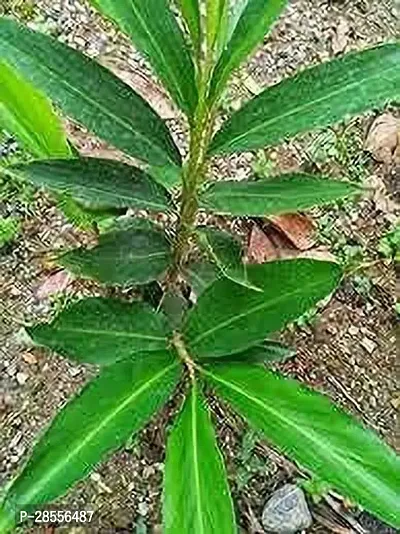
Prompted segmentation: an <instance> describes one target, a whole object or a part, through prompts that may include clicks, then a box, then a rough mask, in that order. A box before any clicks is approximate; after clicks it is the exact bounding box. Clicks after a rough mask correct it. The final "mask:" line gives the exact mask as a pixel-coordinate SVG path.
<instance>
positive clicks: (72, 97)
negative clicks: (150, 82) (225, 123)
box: [0, 18, 180, 165]
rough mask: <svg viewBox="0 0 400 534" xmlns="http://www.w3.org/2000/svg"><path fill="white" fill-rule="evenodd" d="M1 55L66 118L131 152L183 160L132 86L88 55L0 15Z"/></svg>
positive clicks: (162, 160)
mask: <svg viewBox="0 0 400 534" xmlns="http://www.w3.org/2000/svg"><path fill="white" fill-rule="evenodd" d="M0 59H4V60H6V61H7V62H9V63H10V64H11V65H12V66H14V67H15V68H16V69H17V70H19V71H20V72H21V73H22V75H24V76H25V77H26V78H28V79H29V80H30V81H31V82H32V83H33V84H34V85H35V86H36V87H38V88H39V89H41V90H42V91H43V92H44V93H45V94H47V96H48V97H49V98H50V99H51V100H52V101H53V102H55V103H56V104H57V105H58V106H59V107H60V108H61V110H62V111H63V112H64V113H65V114H66V115H68V116H70V117H72V118H74V119H75V120H77V121H78V122H80V123H81V124H82V125H83V126H85V127H86V128H87V129H88V130H90V131H92V132H93V133H95V134H96V135H98V136H99V137H100V138H102V139H104V140H105V141H108V142H109V143H111V144H112V145H114V146H116V147H117V148H119V149H121V150H123V151H125V152H127V153H128V154H130V155H131V156H134V157H137V158H139V159H141V160H143V161H148V162H149V163H152V164H154V165H164V164H166V163H175V164H180V155H179V151H178V149H177V147H176V145H175V144H174V142H173V140H172V137H171V135H170V133H169V131H168V129H167V127H166V126H165V124H164V122H163V121H162V120H161V118H160V117H159V116H158V115H157V114H156V113H155V112H154V111H153V109H152V108H151V107H150V106H149V105H148V104H147V103H146V102H145V101H144V100H143V99H142V98H141V97H140V96H139V95H138V94H136V93H135V92H134V91H133V90H132V89H131V88H130V87H128V86H127V85H126V84H125V83H123V82H122V81H121V80H120V79H119V78H117V77H115V76H114V75H113V74H112V73H111V72H110V71H108V70H107V69H105V68H104V67H101V66H100V65H98V64H97V63H96V62H95V61H92V60H91V59H89V58H88V57H86V56H84V55H83V54H80V53H79V52H77V51H75V50H73V49H72V48H70V47H68V46H65V45H64V44H62V43H60V42H59V41H57V40H55V39H53V38H51V37H48V36H46V35H43V34H40V33H37V32H33V31H31V30H29V29H28V28H25V27H23V26H20V25H19V24H18V23H16V22H15V21H13V20H11V19H7V18H0Z"/></svg>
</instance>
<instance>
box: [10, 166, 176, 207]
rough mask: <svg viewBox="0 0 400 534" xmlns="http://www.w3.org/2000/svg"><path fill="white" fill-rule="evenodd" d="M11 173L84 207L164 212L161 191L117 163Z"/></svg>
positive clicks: (137, 171) (140, 174)
mask: <svg viewBox="0 0 400 534" xmlns="http://www.w3.org/2000/svg"><path fill="white" fill-rule="evenodd" d="M6 172H8V173H9V172H11V173H15V174H17V175H18V176H20V177H22V178H25V179H26V180H29V181H30V182H32V183H34V184H35V185H37V186H45V187H48V188H50V189H54V190H56V191H64V192H68V193H69V194H70V195H71V196H73V197H74V198H75V199H76V200H78V201H79V202H81V203H82V204H83V205H84V206H86V207H89V208H92V209H99V210H104V209H108V208H127V207H135V208H142V209H146V208H148V209H153V210H167V209H168V208H170V207H171V202H170V197H169V195H168V193H167V192H166V191H165V189H164V188H163V187H161V186H159V185H158V184H156V183H155V182H154V180H153V179H152V178H151V177H150V176H148V175H147V174H146V173H144V172H143V171H142V170H140V169H138V168H136V167H132V166H131V165H126V164H125V163H121V162H119V161H111V160H107V159H96V158H79V159H69V160H50V161H34V162H32V163H28V164H27V165H14V166H12V167H9V168H8V169H7V171H6Z"/></svg>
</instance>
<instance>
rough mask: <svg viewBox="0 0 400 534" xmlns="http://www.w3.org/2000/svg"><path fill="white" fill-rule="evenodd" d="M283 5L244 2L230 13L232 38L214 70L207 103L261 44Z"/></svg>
mask: <svg viewBox="0 0 400 534" xmlns="http://www.w3.org/2000/svg"><path fill="white" fill-rule="evenodd" d="M286 2H287V0H268V1H266V0H247V2H241V5H240V7H239V8H238V11H234V18H236V19H238V20H237V23H236V26H235V28H234V29H233V27H232V22H233V19H232V17H231V21H230V29H228V33H231V34H232V37H231V38H230V40H229V42H228V43H227V45H226V46H225V48H224V51H223V53H222V55H221V57H220V59H219V61H218V63H217V66H216V68H215V71H214V75H213V78H212V81H211V96H210V98H211V100H215V98H218V96H219V95H220V94H221V92H222V90H223V89H224V87H225V85H226V83H227V81H228V79H229V76H230V75H231V73H232V71H233V70H234V69H236V68H237V67H239V66H240V64H241V63H242V62H243V61H244V60H245V59H246V58H247V56H248V55H249V54H250V53H251V52H253V50H254V49H255V48H256V47H257V45H258V44H259V43H261V42H262V40H263V37H264V35H265V34H266V33H267V32H268V30H269V29H270V27H271V26H272V24H273V23H274V22H275V20H276V19H277V18H278V16H279V14H280V13H281V11H282V10H283V8H284V7H285V5H286ZM244 4H245V5H244ZM238 15H240V17H238Z"/></svg>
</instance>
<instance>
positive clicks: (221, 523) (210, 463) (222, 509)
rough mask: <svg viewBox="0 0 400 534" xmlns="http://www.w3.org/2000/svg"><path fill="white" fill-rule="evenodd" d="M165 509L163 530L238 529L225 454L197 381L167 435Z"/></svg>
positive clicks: (225, 532) (230, 532) (228, 532)
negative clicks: (220, 446)
mask: <svg viewBox="0 0 400 534" xmlns="http://www.w3.org/2000/svg"><path fill="white" fill-rule="evenodd" d="M163 512H164V514H163V515H164V532H165V534H183V533H189V532H190V533H191V534H216V533H218V534H234V533H236V532H237V528H236V526H235V517H234V512H233V506H232V500H231V497H230V493H229V487H228V483H227V477H226V472H225V467H224V465H223V459H222V456H221V453H220V452H219V450H218V446H217V443H216V440H215V433H214V430H213V427H212V422H211V418H210V415H209V413H208V409H207V407H206V405H205V401H204V398H203V396H202V395H201V393H200V391H199V390H198V386H197V384H194V385H193V386H192V390H191V392H190V394H189V396H188V398H187V399H186V401H185V404H184V406H183V409H182V411H181V413H180V414H179V415H178V419H177V421H176V423H175V426H174V428H173V430H172V432H171V435H170V437H169V439H168V445H167V457H166V465H165V481H164V507H163Z"/></svg>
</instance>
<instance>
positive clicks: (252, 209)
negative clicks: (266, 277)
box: [200, 174, 360, 217]
mask: <svg viewBox="0 0 400 534" xmlns="http://www.w3.org/2000/svg"><path fill="white" fill-rule="evenodd" d="M359 192H360V187H359V186H357V185H356V184H353V183H351V182H340V181H338V180H329V179H327V178H326V179H325V178H320V177H315V176H312V175H307V174H286V175H282V176H278V177H277V178H274V179H272V180H259V181H252V182H236V181H227V182H216V183H214V184H212V185H211V186H210V187H209V188H208V189H206V190H205V191H204V192H203V193H202V194H201V196H200V203H201V205H202V207H204V208H205V209H208V210H210V211H213V212H215V213H220V214H227V215H238V216H253V217H261V216H263V215H271V214H273V213H291V212H294V211H299V210H305V209H309V208H312V207H313V206H320V205H323V204H328V203H330V202H335V201H337V200H339V199H342V198H345V197H348V196H350V195H354V194H356V193H359Z"/></svg>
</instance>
